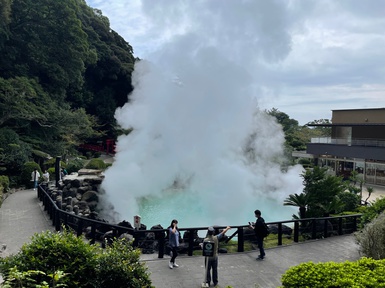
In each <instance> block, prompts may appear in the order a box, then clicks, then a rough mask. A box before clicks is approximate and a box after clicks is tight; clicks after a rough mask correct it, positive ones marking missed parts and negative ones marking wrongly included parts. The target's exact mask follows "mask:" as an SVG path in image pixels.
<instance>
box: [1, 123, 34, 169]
mask: <svg viewBox="0 0 385 288" xmlns="http://www.w3.org/2000/svg"><path fill="white" fill-rule="evenodd" d="M30 155H31V147H30V146H29V145H28V144H26V143H23V142H22V141H20V138H19V135H18V134H17V133H16V132H15V131H13V130H11V129H8V128H1V129H0V168H1V170H2V173H6V174H8V175H18V174H20V172H21V170H22V167H23V165H24V163H25V162H26V161H28V159H29V157H30Z"/></svg>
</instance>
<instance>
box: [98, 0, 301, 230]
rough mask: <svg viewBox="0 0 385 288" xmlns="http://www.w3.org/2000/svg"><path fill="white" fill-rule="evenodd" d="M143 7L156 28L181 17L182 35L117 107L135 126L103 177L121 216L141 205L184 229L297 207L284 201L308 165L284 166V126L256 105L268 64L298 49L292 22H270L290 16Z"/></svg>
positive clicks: (147, 64) (143, 68)
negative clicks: (292, 40)
mask: <svg viewBox="0 0 385 288" xmlns="http://www.w3.org/2000/svg"><path fill="white" fill-rule="evenodd" d="M160 3H162V4H160ZM172 3H174V2H172ZM171 7H172V8H171ZM142 9H144V12H146V15H147V16H148V21H150V20H151V23H152V24H153V26H154V29H159V27H162V25H164V23H166V22H167V21H173V27H175V29H177V30H178V34H177V35H176V36H173V37H170V39H168V42H167V43H166V44H165V45H163V46H162V47H160V48H159V49H158V50H157V51H155V52H154V53H153V54H152V55H150V56H149V57H148V60H141V61H138V62H137V64H136V66H135V72H134V74H133V85H134V87H135V89H134V92H133V93H132V94H131V95H129V99H130V101H129V102H128V103H127V104H126V105H124V107H122V108H121V109H118V110H117V111H116V119H117V120H118V123H119V124H120V125H121V126H122V127H123V128H133V129H134V130H133V132H132V133H130V134H129V135H127V136H121V137H119V138H118V142H117V153H116V155H115V162H114V163H113V165H112V166H111V167H110V168H109V169H108V170H107V171H106V174H105V180H104V181H103V184H102V187H103V188H104V190H105V191H106V196H107V198H108V199H107V200H108V201H109V202H110V203H111V204H112V205H113V206H114V210H115V212H116V213H117V215H116V216H117V218H118V219H117V220H123V219H126V220H130V219H132V216H133V215H136V214H141V213H143V211H140V210H141V208H140V207H145V209H147V210H152V213H153V214H154V216H153V217H154V218H152V219H148V218H146V219H142V222H143V223H144V224H149V225H155V224H161V225H162V226H167V225H168V224H169V222H170V221H171V219H173V218H176V219H178V220H179V222H180V223H181V226H182V227H188V226H195V227H196V226H199V225H202V226H208V225H212V224H213V223H215V224H218V225H228V224H230V225H242V224H245V223H247V220H253V219H252V218H253V211H254V210H255V209H257V208H258V209H261V210H262V213H263V214H264V216H265V218H266V220H267V221H273V220H284V219H288V218H290V217H291V214H292V213H293V212H295V211H294V210H293V209H290V208H288V207H283V206H282V202H283V200H284V199H285V198H286V197H287V196H288V194H291V193H299V192H300V191H301V190H302V184H301V179H300V177H299V174H300V173H301V168H300V167H294V168H291V169H289V170H288V171H286V172H282V171H281V165H280V164H281V163H283V162H284V155H283V143H284V135H283V132H282V130H281V128H280V126H279V125H278V124H277V123H276V122H275V121H274V119H273V118H272V117H270V116H268V115H267V114H266V113H264V112H263V111H261V110H260V108H259V107H258V101H260V98H259V96H260V95H264V94H263V93H262V91H263V89H264V88H263V87H262V86H260V85H259V83H258V77H259V76H261V71H264V70H265V68H264V63H265V62H266V61H267V62H269V63H270V64H271V63H272V62H274V63H278V62H277V61H280V59H283V58H284V57H285V56H287V55H288V53H290V36H289V35H288V34H287V33H286V32H285V23H283V22H282V21H278V23H274V25H273V23H272V19H281V20H282V19H284V17H282V15H277V17H273V16H272V15H275V14H280V13H283V11H281V9H282V8H281V6H280V5H279V4H277V3H276V2H273V1H242V2H241V1H228V2H226V5H223V4H222V2H219V1H191V2H186V3H184V5H179V6H178V5H171V3H170V5H165V3H164V1H156V2H154V1H151V4H150V3H149V2H148V1H143V5H142ZM170 10H171V11H170ZM237 14H239V15H242V17H238V16H239V15H237ZM173 15H174V16H175V15H177V17H174V18H173V17H172V16H173ZM245 15H246V17H245ZM167 23H169V22H167ZM265 27H269V29H268V31H269V32H268V33H267V30H265ZM155 32H156V31H155V30H154V31H153V33H154V34H155ZM163 33H164V34H162V35H167V31H166V32H164V31H163ZM149 37H151V35H149ZM164 37H166V36H164ZM264 101H266V99H265V100H264ZM146 205H147V206H146ZM160 215H163V216H164V217H165V218H166V219H167V220H163V219H161V217H160ZM142 216H143V215H142ZM148 217H150V216H148ZM250 218H251V219H250ZM156 221H163V222H162V223H159V222H156ZM165 221H166V222H165ZM149 222H152V223H149Z"/></svg>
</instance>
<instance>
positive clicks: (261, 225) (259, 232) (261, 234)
mask: <svg viewBox="0 0 385 288" xmlns="http://www.w3.org/2000/svg"><path fill="white" fill-rule="evenodd" d="M254 214H255V217H256V218H257V221H256V222H255V224H254V225H253V223H250V228H252V229H254V232H255V236H256V237H257V244H258V248H259V255H258V257H257V260H263V259H264V258H265V255H266V254H265V249H264V248H263V238H265V237H266V231H267V229H266V224H265V219H263V218H262V216H261V214H262V213H261V211H259V210H258V209H257V210H255V211H254Z"/></svg>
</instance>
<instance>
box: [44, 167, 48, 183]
mask: <svg viewBox="0 0 385 288" xmlns="http://www.w3.org/2000/svg"><path fill="white" fill-rule="evenodd" d="M43 178H44V182H47V183H48V182H49V173H48V171H47V170H45V172H44V174H43Z"/></svg>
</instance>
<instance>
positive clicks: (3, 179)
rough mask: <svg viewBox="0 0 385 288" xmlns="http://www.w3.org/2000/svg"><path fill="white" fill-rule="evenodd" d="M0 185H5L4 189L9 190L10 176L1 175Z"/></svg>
mask: <svg viewBox="0 0 385 288" xmlns="http://www.w3.org/2000/svg"><path fill="white" fill-rule="evenodd" d="M0 186H1V187H3V189H4V190H3V191H4V192H7V191H8V190H9V178H8V176H5V175H3V176H0Z"/></svg>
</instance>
